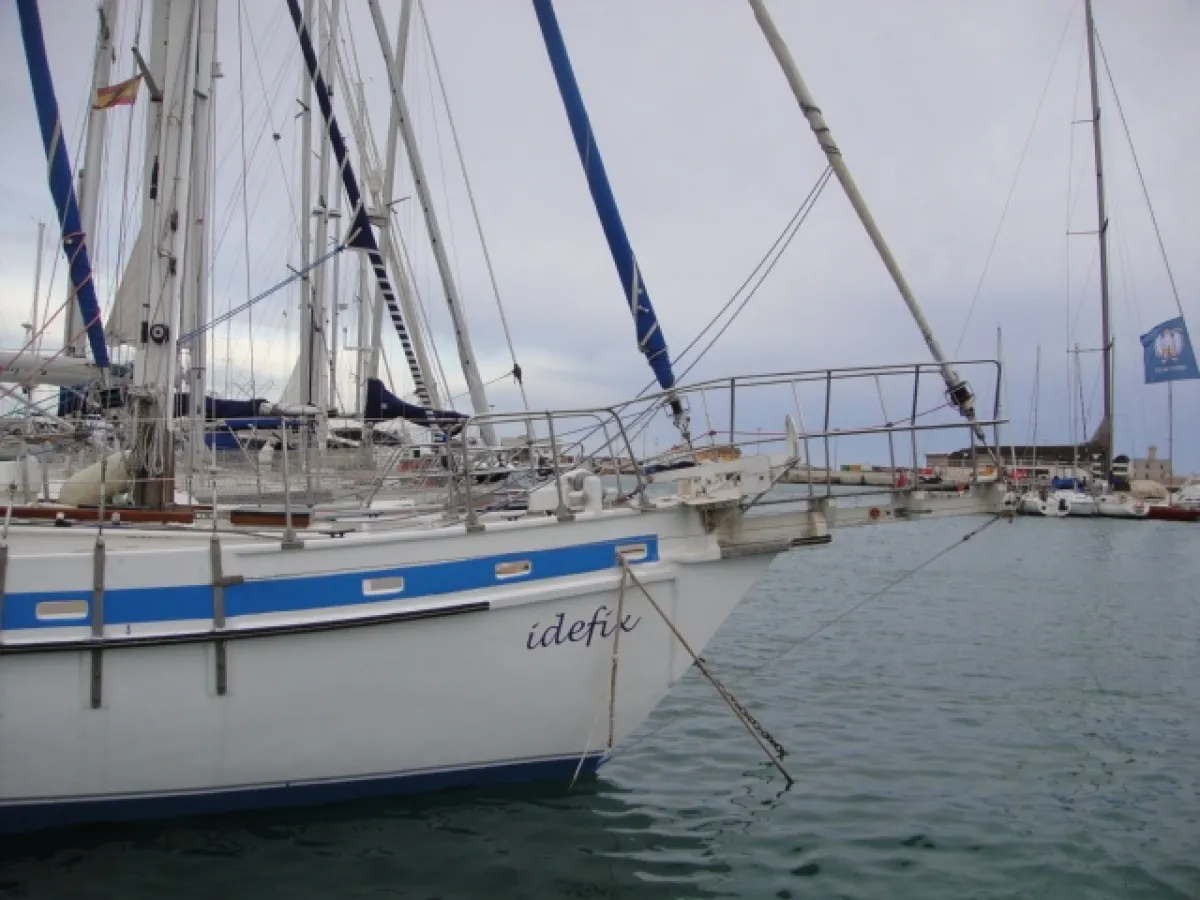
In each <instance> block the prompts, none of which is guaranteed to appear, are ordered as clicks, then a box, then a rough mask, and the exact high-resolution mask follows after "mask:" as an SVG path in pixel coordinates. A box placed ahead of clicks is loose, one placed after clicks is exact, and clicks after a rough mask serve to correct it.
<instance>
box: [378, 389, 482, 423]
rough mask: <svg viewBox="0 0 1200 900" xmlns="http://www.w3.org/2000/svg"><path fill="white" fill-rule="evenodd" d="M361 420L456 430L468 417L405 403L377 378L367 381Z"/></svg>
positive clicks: (449, 411) (450, 411)
mask: <svg viewBox="0 0 1200 900" xmlns="http://www.w3.org/2000/svg"><path fill="white" fill-rule="evenodd" d="M363 418H364V419H366V421H368V422H386V421H389V420H391V419H404V420H405V421H406V422H412V423H413V424H414V425H423V426H425V427H426V428H437V429H443V430H449V431H453V430H456V428H455V426H458V427H461V424H462V423H463V422H465V421H466V420H467V419H468V418H469V417H468V416H466V415H464V414H463V413H460V412H454V411H453V410H445V409H428V408H426V407H424V406H416V405H414V404H412V403H405V402H404V401H403V400H401V399H400V398H399V397H397V396H396V395H395V394H393V393H392V392H391V391H389V390H388V389H387V388H386V387H384V385H383V382H382V381H380V380H379V379H378V378H368V379H367V399H366V405H365V407H364V411H363Z"/></svg>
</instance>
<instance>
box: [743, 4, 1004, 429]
mask: <svg viewBox="0 0 1200 900" xmlns="http://www.w3.org/2000/svg"><path fill="white" fill-rule="evenodd" d="M749 2H750V7H751V9H753V11H754V18H755V19H757V20H758V25H759V28H761V29H762V32H763V35H764V36H765V37H766V39H767V43H768V44H770V45H771V50H772V51H773V52H774V53H775V58H776V60H778V62H779V65H780V67H781V68H782V69H783V74H784V75H785V76H786V78H787V80H788V84H789V85H790V86H791V88H792V93H793V94H794V95H795V97H796V102H797V103H799V104H800V111H801V112H803V113H804V117H805V118H806V119H808V124H809V126H810V127H811V128H812V131H813V134H814V135H815V136H816V138H817V143H818V144H820V145H821V150H822V151H824V153H825V156H826V158H827V159H828V160H829V167H830V168H831V169H833V173H834V174H835V175H836V176H837V179H838V181H839V182H841V185H842V189H843V190H844V191H845V192H846V197H847V198H848V199H849V200H850V205H851V206H853V207H854V211H855V212H856V213H858V218H859V220H860V221H861V222H862V225H863V228H865V229H866V231H867V234H868V235H869V236H870V238H871V243H872V244H874V245H875V250H876V251H877V252H878V253H879V256H880V258H881V259H882V260H883V264H884V266H886V267H887V270H888V273H889V274H890V275H891V276H892V281H893V282H895V284H896V288H897V290H899V291H900V296H901V297H903V298H904V302H905V304H906V305H907V306H908V311H909V313H910V314H911V315H912V317H913V319H914V320H915V321H916V323H917V327H918V328H919V329H920V330H921V335H922V337H924V338H925V344H926V346H928V347H929V352H930V354H931V355H932V356H933V358H934V360H935V361H936V362H937V364H938V365H939V366H940V367H941V370H942V378H943V379H944V380H945V382H946V390H947V392H948V396H949V399H950V401H951V402H952V403H953V404H954V405H955V406H956V407H957V408H958V409H959V411H960V412H962V414H963V415H964V416H966V417H967V418H968V419H974V418H975V398H974V395H973V394H972V393H971V388H970V385H968V384H967V382H966V381H965V380H964V379H963V378H962V376H960V375H959V374H958V372H957V371H955V369H954V367H953V366H952V365H950V363H949V361H948V360H947V359H946V355H945V354H944V353H943V352H942V347H941V345H940V344H939V343H938V341H937V338H936V337H934V335H933V329H932V328H930V326H929V322H928V321H927V320H926V318H925V314H924V313H923V312H922V311H921V307H920V305H919V304H918V303H917V298H916V297H915V296H914V295H913V292H912V289H911V288H910V287H909V286H908V282H907V281H906V280H905V278H904V274H903V273H902V272H901V271H900V266H899V264H898V263H897V262H896V259H895V257H894V256H892V251H891V250H890V249H889V248H888V245H887V242H886V241H885V240H884V239H883V233H882V232H881V231H880V230H879V226H878V225H876V224H875V219H874V217H872V215H871V211H870V210H869V209H867V203H866V201H865V200H864V199H863V196H862V193H861V192H860V191H859V190H858V185H857V184H855V183H854V178H853V177H852V176H851V175H850V170H849V169H848V168H847V167H846V161H845V159H844V158H843V157H842V151H841V149H840V148H839V147H838V145H837V143H836V142H835V141H834V139H833V133H832V132H831V131H830V130H829V126H828V125H827V124H826V122H825V117H824V116H823V115H822V114H821V110H820V108H819V107H818V106H817V103H816V101H815V100H814V99H813V96H812V94H811V93H809V90H808V86H807V85H805V83H804V79H802V78H801V77H800V71H799V70H798V69H797V68H796V63H795V60H793V59H792V54H791V52H790V51H789V50H788V48H787V44H785V43H784V41H783V38H782V37H781V36H780V34H779V30H778V29H777V28H776V27H775V23H774V22H773V21H771V16H770V14H769V13H768V12H767V8H766V6H765V5H764V4H763V0H749ZM975 433H976V435H977V436H978V438H979V440H980V441H981V442H982V443H983V444H984V445H985V446H986V445H987V440H986V438H985V437H984V435H983V430H982V429H981V428H978V427H977V428H976V429H975Z"/></svg>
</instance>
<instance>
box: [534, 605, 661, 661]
mask: <svg viewBox="0 0 1200 900" xmlns="http://www.w3.org/2000/svg"><path fill="white" fill-rule="evenodd" d="M614 612H615V610H611V609H609V608H608V607H607V606H604V605H603V604H601V605H600V606H599V607H597V608H596V611H595V612H594V613H592V618H591V619H590V620H588V619H577V620H576V621H574V622H571V623H570V624H568V623H567V621H566V618H567V617H566V614H564V613H559V614H558V615H557V616H555V617H554V621H553V623H551V624H550V625H547V626H546V627H545V628H542V627H541V623H540V622H534V623H533V627H532V628H531V629H529V637H528V638H526V640H525V647H526V648H527V649H529V650H537V649H538V648H539V647H553V646H555V645H556V644H566V643H568V642H569V643H572V644H574V643H579V642H582V643H583V645H584V646H585V647H590V646H592V639H593V638H609V637H612V636H613V634H614V633H615V632H616V630H617V624H616V622H615V621H614V620H613V617H612V614H613V613H614ZM640 621H642V617H641V616H636V617H635V616H633V615H626V616H624V617H622V619H621V630H622V631H624V632H626V633H628V632H630V631H633V629H635V628H637V626H638V623H639V622H640Z"/></svg>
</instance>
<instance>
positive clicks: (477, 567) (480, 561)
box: [0, 535, 658, 630]
mask: <svg viewBox="0 0 1200 900" xmlns="http://www.w3.org/2000/svg"><path fill="white" fill-rule="evenodd" d="M630 544H644V545H645V546H646V555H645V556H644V557H642V558H640V559H636V560H634V559H631V560H630V562H631V563H632V564H635V565H636V564H640V563H648V562H656V561H657V560H658V539H657V538H656V537H655V536H654V535H631V536H629V537H623V538H621V539H620V540H614V541H602V542H599V543H594V544H575V545H573V546H570V547H554V548H551V549H548V550H531V551H528V552H526V553H504V554H500V555H497V556H484V557H477V558H474V559H460V560H453V561H450V562H437V563H427V564H424V565H414V566H401V567H399V568H394V569H374V570H358V571H354V572H339V573H336V574H331V575H309V576H302V577H296V578H272V579H264V580H261V581H247V582H243V583H242V584H234V585H229V586H228V587H226V588H225V614H226V615H227V616H246V615H254V614H258V613H287V612H297V611H302V610H314V609H335V608H337V607H341V606H350V605H354V604H362V603H371V602H389V601H392V600H400V599H403V600H408V599H414V598H420V597H436V596H439V595H444V594H453V593H459V592H462V591H472V590H479V589H482V588H489V587H496V586H497V585H501V584H513V583H520V582H528V581H546V580H549V579H553V578H564V577H567V576H569V575H584V574H587V573H590V572H601V571H604V570H606V569H614V568H616V567H617V556H616V553H617V548H618V547H624V546H628V545H630ZM525 561H527V562H529V563H530V568H529V572H528V573H527V574H523V575H515V576H512V577H500V576H498V575H497V573H496V566H497V565H499V564H501V563H506V562H525ZM392 577H399V578H403V579H404V589H403V590H402V591H399V592H397V593H394V594H388V595H386V596H379V597H370V596H364V595H363V581H364V580H365V579H376V578H392ZM91 597H92V593H91V591H86V590H85V591H54V592H50V593H41V592H39V593H12V594H8V595H7V596H6V597H5V598H4V611H3V622H2V623H0V627H3V628H4V629H5V630H8V629H14V628H61V627H63V626H78V625H82V624H87V623H89V622H90V618H89V614H88V612H84V613H83V614H81V615H79V616H78V617H77V618H74V619H39V618H38V617H37V605H38V604H39V603H41V602H43V601H46V600H82V601H84V602H90V601H91ZM212 614H213V591H212V586H211V585H208V584H194V585H181V586H178V587H162V588H117V589H113V590H106V591H105V592H104V624H106V625H132V624H140V623H147V622H179V621H186V620H189V619H209V618H212Z"/></svg>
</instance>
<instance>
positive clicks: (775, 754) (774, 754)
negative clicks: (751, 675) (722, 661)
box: [617, 556, 796, 787]
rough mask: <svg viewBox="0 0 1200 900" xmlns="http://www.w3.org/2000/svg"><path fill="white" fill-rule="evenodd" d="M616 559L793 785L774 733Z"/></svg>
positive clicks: (625, 562) (780, 746)
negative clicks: (747, 707)
mask: <svg viewBox="0 0 1200 900" xmlns="http://www.w3.org/2000/svg"><path fill="white" fill-rule="evenodd" d="M618 559H619V560H620V562H621V568H622V569H623V570H624V575H623V576H622V578H624V577H628V578H629V580H630V581H632V582H633V584H634V586H635V587H636V588H637V589H638V590H640V591H641V592H642V596H644V597H645V598H646V600H647V601H649V603H650V605H651V606H652V607H654V611H655V612H656V613H658V615H659V616H660V617H661V618H662V620H663V622H665V623H666V625H667V628H669V629H670V630H671V633H672V634H673V635H675V638H676V640H678V641H679V643H680V644H681V645H682V646H683V649H684V650H686V651H687V652H688V655H689V656H690V657H691V658H692V662H694V663H695V664H696V668H698V669H699V670H700V672H701V674H702V675H704V677H705V678H706V679H708V682H709V683H710V684H711V685H712V686H713V687H714V688H716V689H717V693H718V694H720V695H721V699H722V700H724V701H725V702H726V703H727V704H728V705H729V708H730V709H732V710H733V714H734V715H735V716H737V718H738V721H739V722H741V723H742V725H744V726H745V728H746V730H747V731H748V732H750V736H751V737H753V738H754V740H755V741H757V742H758V746H759V747H761V748H762V751H763V753H765V754H766V755H767V759H769V760H770V761H771V764H772V765H774V766H775V768H777V769H778V770H779V772H780V774H781V775H783V777H784V778H785V779H786V780H787V783H788V786H789V787H790V786H791V785H793V784H795V783H796V780H795V779H794V778H792V776H791V775H790V774H789V773H788V770H787V769H785V768H784V767H783V762H782V759H783V757H785V756H787V751H786V750H785V749H784V748H783V744H781V743H780V742H779V741H777V740H776V739H775V737H774V735H772V734H771V732H769V731H767V729H766V728H764V727H763V726H762V724H761V723H760V722H759V721H758V720H757V719H756V718H754V716H753V715H751V714H750V711H749V710H748V709H746V707H745V706H743V705H742V704H741V702H739V701H738V699H737V697H735V696H733V692H732V691H730V690H729V688H727V687H726V686H725V685H724V684H723V683H722V682H721V680H720V679H719V678H717V676H716V675H715V674H713V671H712V669H710V668H709V667H708V665H707V664H706V663H705V662H704V660H703V659H701V658H700V655H699V654H697V653H696V651H695V650H693V649H692V646H691V644H689V643H688V642H687V639H686V638H685V637H684V636H683V635H682V634H680V633H679V629H678V628H676V627H675V623H674V622H672V621H671V619H670V618H669V617H668V616H667V614H666V612H664V611H663V608H662V607H661V606H659V605H658V601H657V600H655V599H654V598H653V597H652V596H650V592H649V591H648V590H646V586H645V585H644V584H642V582H641V580H640V579H639V578H638V577H637V576H636V575H634V574H633V570H632V569H631V568H629V562H628V560H626V559H625V557H623V556H619V557H618ZM617 627H618V629H619V628H620V623H619V622H618V623H617ZM768 745H769V746H768Z"/></svg>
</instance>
